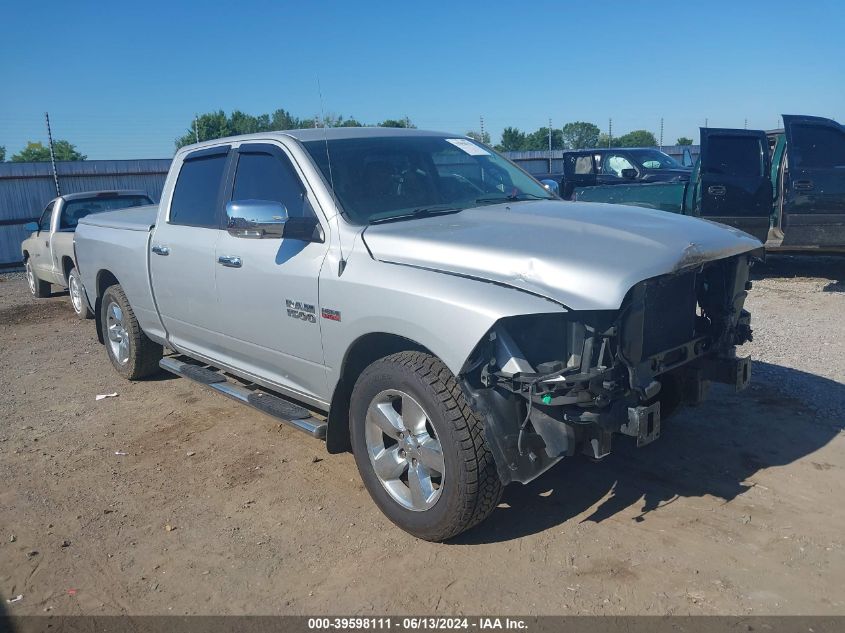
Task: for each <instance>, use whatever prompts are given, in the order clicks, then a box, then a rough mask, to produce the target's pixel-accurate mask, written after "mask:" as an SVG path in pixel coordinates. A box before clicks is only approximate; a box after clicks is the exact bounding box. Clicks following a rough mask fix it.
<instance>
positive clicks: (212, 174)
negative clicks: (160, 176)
mask: <svg viewBox="0 0 845 633" xmlns="http://www.w3.org/2000/svg"><path fill="white" fill-rule="evenodd" d="M225 167H226V150H222V151H220V152H218V153H213V154H210V155H209V154H208V153H207V152H205V151H202V150H201V151H199V152H196V153H194V154H189V155H188V156H187V157H186V158H185V162H184V163H182V169H181V171H180V172H179V178H178V179H177V181H176V187H175V188H174V190H173V200H172V201H171V203H170V218H169V222H170V224H181V225H185V226H198V227H204V228H218V227H219V226H220V214H219V208H220V202H219V201H220V187H221V182H222V180H223V171H224V169H225Z"/></svg>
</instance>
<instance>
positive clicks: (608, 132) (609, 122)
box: [607, 119, 613, 147]
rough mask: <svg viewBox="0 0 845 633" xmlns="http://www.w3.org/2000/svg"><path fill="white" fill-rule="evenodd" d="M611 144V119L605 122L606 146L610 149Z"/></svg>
mask: <svg viewBox="0 0 845 633" xmlns="http://www.w3.org/2000/svg"><path fill="white" fill-rule="evenodd" d="M611 143H613V119H608V120H607V146H608V147H610V145H611Z"/></svg>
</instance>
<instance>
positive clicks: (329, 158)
mask: <svg viewBox="0 0 845 633" xmlns="http://www.w3.org/2000/svg"><path fill="white" fill-rule="evenodd" d="M317 93H318V94H319V95H320V116H321V117H322V118H323V140H324V141H325V142H326V160H327V161H328V164H329V186H330V187H331V190H332V199H333V200H334V205H335V216H334V221H335V226H336V227H337V245H338V248H339V249H340V261H339V262H338V263H337V276H338V277H340V276H341V275H342V274H343V271H344V270H346V258H345V257H344V256H343V239H342V238H341V236H340V220H339V219H338V217H337V216H338V215H340V204H339V203H338V200H337V194H335V192H334V174H333V173H332V155H331V153H330V152H329V133H328V130H326V123H327V121H326V110H325V108H324V107H323V89H322V88H321V87H320V77H319V75H318V76H317Z"/></svg>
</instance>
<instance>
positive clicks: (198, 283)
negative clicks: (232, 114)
mask: <svg viewBox="0 0 845 633" xmlns="http://www.w3.org/2000/svg"><path fill="white" fill-rule="evenodd" d="M229 149H230V147H229V146H228V145H225V146H221V147H214V148H211V149H204V150H198V151H195V152H192V153H190V154H188V155H186V156H185V158H184V160H183V162H182V164H181V166H179V174H178V176H177V178H176V183H175V185H174V186H173V188H172V191H171V190H169V189H168V188H165V191H164V193H163V195H162V200H161V205H162V207H161V213H160V214H159V221H158V222H157V223H156V226H155V228H154V229H153V234H152V236H151V238H150V243H149V249H150V250H149V253H148V258H149V262H150V276H151V278H152V287H153V292H154V296H155V301H156V305H157V307H158V311H159V315H160V316H161V321H162V325H164V328H165V330H166V331H167V336H168V340H170V341H171V342H172V343H173V344H174V346H175V347H176V348H177V349H180V350H182V349H184V350H185V351H187V352H196V353H199V354H200V355H202V356H206V357H209V358H213V357H214V356H215V354H216V352H215V350H216V348H217V344H218V342H219V339H220V335H219V333H218V330H219V328H220V321H219V315H218V307H217V290H216V286H215V283H214V275H215V273H216V271H217V267H216V263H215V258H214V257H215V255H214V247H215V245H216V243H217V238H218V237H219V236H220V227H221V226H222V222H223V210H222V191H223V183H224V182H225V178H224V175H225V173H226V166H227V164H228V154H229Z"/></svg>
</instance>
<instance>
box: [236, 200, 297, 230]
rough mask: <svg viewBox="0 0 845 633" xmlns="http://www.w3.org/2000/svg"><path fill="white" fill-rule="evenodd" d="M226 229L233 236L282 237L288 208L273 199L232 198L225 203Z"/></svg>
mask: <svg viewBox="0 0 845 633" xmlns="http://www.w3.org/2000/svg"><path fill="white" fill-rule="evenodd" d="M226 215H227V217H228V220H227V221H226V230H227V231H229V234H230V235H233V236H235V237H246V238H253V239H262V238H267V237H282V234H283V233H284V228H285V223H286V222H287V221H288V210H287V208H285V205H283V204H282V203H281V202H276V201H275V200H232V201H231V202H228V203H227V204H226Z"/></svg>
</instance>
